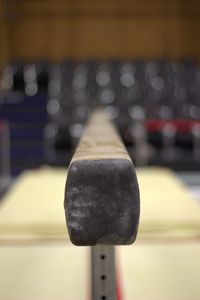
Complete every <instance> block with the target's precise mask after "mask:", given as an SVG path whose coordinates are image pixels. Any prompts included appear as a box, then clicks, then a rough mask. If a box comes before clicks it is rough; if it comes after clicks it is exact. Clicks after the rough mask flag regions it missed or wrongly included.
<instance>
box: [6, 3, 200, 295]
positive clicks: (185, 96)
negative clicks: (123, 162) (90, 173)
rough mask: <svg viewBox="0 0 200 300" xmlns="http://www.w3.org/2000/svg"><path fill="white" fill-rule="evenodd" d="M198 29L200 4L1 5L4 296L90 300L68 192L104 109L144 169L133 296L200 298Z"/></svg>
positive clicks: (130, 268)
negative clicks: (79, 147) (74, 164)
mask: <svg viewBox="0 0 200 300" xmlns="http://www.w3.org/2000/svg"><path fill="white" fill-rule="evenodd" d="M199 31H200V2H199V1H195V0H190V1H189V0H168V1H166V0H140V1H134V0H132V1H131V0H123V1H122V0H93V1H90V0H73V1H71V0H56V1H54V0H0V195H1V194H4V192H5V190H7V191H8V192H7V193H5V194H4V195H5V197H1V198H0V204H2V205H1V209H0V265H1V266H2V270H3V272H1V275H0V291H1V293H2V295H4V296H2V297H3V299H5V300H7V299H12V300H18V299H31V300H35V299H37V300H38V299H41V300H43V299H49V300H55V299H63V300H64V299H70V300H71V299H74V300H75V299H77V300H80V299H88V293H89V291H88V282H89V254H88V251H89V250H88V248H78V247H73V246H72V245H71V244H70V243H69V242H68V243H66V240H67V239H68V237H67V230H66V223H65V217H64V209H63V194H64V193H63V190H64V185H65V181H66V172H67V169H66V167H67V166H68V164H69V162H70V158H71V157H72V155H73V153H74V149H75V146H76V144H77V142H78V140H79V138H80V136H81V134H82V131H83V128H84V124H85V122H86V121H87V119H88V116H89V114H90V112H91V111H92V110H93V109H94V108H95V107H98V106H103V107H104V108H105V109H106V111H107V112H108V113H109V115H110V118H111V119H112V120H113V121H114V122H115V124H116V126H117V128H118V130H119V133H120V135H121V137H122V139H123V141H124V143H125V145H126V147H127V149H128V151H129V153H130V156H131V157H132V159H133V161H134V163H135V165H136V166H138V167H142V168H138V169H137V175H138V179H139V185H140V191H141V206H142V209H141V211H142V213H141V221H140V227H139V234H138V239H137V242H136V244H134V245H133V248H132V247H121V248H120V249H119V250H117V251H118V253H119V256H118V262H119V265H120V268H119V271H120V272H119V273H120V274H121V275H120V276H121V277H120V282H121V284H120V285H121V286H122V291H123V292H124V293H125V296H126V299H134V298H138V299H153V300H154V299H175V300H184V299H185V300H188V299H193V300H198V299H200V297H199V277H200V274H199V272H200V265H199V264H200V251H199V250H200V243H199V237H200V235H199V232H200V223H199V222H200V210H199V202H198V200H197V199H200V172H199V171H200V39H199ZM42 166H43V167H42ZM51 166H52V167H53V168H52V167H51ZM146 166H147V168H146ZM150 166H153V168H150ZM55 167H57V168H55ZM58 167H60V168H58ZM143 167H144V168H143ZM157 167H158V168H157ZM160 167H166V168H164V169H162V168H160ZM24 171H25V172H24ZM174 171H175V173H174ZM177 175H178V176H177ZM180 178H181V179H183V181H184V182H185V183H186V184H187V186H188V187H189V189H188V188H187V187H185V185H184V184H183V183H182V182H181V181H180ZM8 187H10V188H9V189H8ZM191 192H192V193H193V195H194V196H195V197H193V195H192V194H191ZM38 201H39V203H38ZM4 204H5V205H4ZM68 241H69V240H68ZM120 257H121V258H120ZM120 259H121V260H120ZM80 270H81V272H80ZM19 274H20V276H19ZM85 274H88V277H87V276H85ZM10 287H12V288H10ZM77 287H78V288H77ZM70 293H72V294H70ZM86 295H87V296H86ZM67 296H68V297H67ZM122 296H123V293H122ZM66 297H67V298H66ZM105 297H106V296H105V295H103V296H102V298H101V299H107V298H105ZM119 299H121V298H120V297H118V300H119ZM123 299H124V298H123Z"/></svg>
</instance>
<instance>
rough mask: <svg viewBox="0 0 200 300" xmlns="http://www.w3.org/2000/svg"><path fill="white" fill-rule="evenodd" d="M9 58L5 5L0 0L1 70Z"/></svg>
mask: <svg viewBox="0 0 200 300" xmlns="http://www.w3.org/2000/svg"><path fill="white" fill-rule="evenodd" d="M8 59H9V49H8V40H7V22H6V18H5V6H4V3H3V1H2V0H0V72H1V69H2V68H3V66H4V65H5V64H6V63H7V61H8Z"/></svg>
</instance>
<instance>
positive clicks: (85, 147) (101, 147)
mask: <svg viewBox="0 0 200 300" xmlns="http://www.w3.org/2000/svg"><path fill="white" fill-rule="evenodd" d="M87 159H90V160H91V159H92V160H99V159H128V160H129V161H131V159H130V157H129V155H128V153H127V151H126V148H125V147H124V145H123V143H122V141H121V138H120V137H119V134H118V133H117V131H116V130H115V128H114V126H113V125H112V123H111V122H110V121H109V118H108V115H107V114H106V112H104V111H103V110H96V111H95V112H94V113H92V115H91V118H90V120H89V122H88V124H87V125H86V127H85V130H84V133H83V136H82V138H81V140H80V143H79V145H78V147H77V149H76V152H75V154H74V156H73V159H72V161H71V163H72V162H73V161H75V160H87Z"/></svg>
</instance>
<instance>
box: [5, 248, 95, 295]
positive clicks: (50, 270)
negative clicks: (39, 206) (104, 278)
mask: <svg viewBox="0 0 200 300" xmlns="http://www.w3.org/2000/svg"><path fill="white" fill-rule="evenodd" d="M88 262H89V253H88V249H86V248H84V247H81V248H80V247H73V246H70V245H68V246H66V245H60V246H58V245H57V246H51V247H48V246H33V247H0V266H1V272H0V299H2V300H87V299H89V284H90V283H89V276H88V275H89V274H88V272H89V263H88Z"/></svg>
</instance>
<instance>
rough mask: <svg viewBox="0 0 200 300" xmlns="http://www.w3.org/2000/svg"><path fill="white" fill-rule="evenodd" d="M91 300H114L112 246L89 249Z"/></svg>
mask: <svg viewBox="0 0 200 300" xmlns="http://www.w3.org/2000/svg"><path fill="white" fill-rule="evenodd" d="M91 292H92V300H116V299H117V298H116V297H117V295H116V273H115V248H114V246H104V245H97V246H93V247H91Z"/></svg>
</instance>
